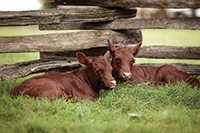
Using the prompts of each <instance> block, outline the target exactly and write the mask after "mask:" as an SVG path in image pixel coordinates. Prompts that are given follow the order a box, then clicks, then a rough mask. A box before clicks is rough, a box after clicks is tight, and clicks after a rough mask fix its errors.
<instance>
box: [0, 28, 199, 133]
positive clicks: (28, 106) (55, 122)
mask: <svg viewBox="0 0 200 133" xmlns="http://www.w3.org/2000/svg"><path fill="white" fill-rule="evenodd" d="M14 29H15V28H14ZM15 30H16V32H17V33H15V32H13V33H11V32H12V31H13V27H11V28H7V29H6V28H5V29H4V28H0V36H8V35H9V36H12V35H26V34H38V33H39V34H43V33H48V32H47V31H45V32H42V33H41V32H40V31H38V30H36V29H34V28H33V29H32V30H31V31H30V30H28V29H27V31H26V30H22V31H21V30H19V29H15ZM15 30H14V31H15ZM53 32H54V31H53ZM62 32H63V31H62ZM65 32H66V31H65ZM142 33H143V42H144V45H161V44H162V45H163V44H164V45H176V46H200V38H199V35H200V31H193V30H172V29H168V30H142ZM38 58H39V53H26V54H24V53H23V54H22V53H18V54H13V53H12V54H0V60H1V64H0V65H2V64H13V63H16V62H19V61H27V60H34V59H38ZM181 61H182V60H181ZM188 61H189V60H183V61H182V62H183V63H188ZM137 62H140V59H137ZM142 62H146V63H149V62H159V63H160V62H162V60H156V61H154V60H149V59H145V60H144V61H142ZM166 62H170V61H169V60H168V61H166ZM171 62H179V61H176V60H172V61H171ZM191 63H192V64H200V62H199V61H191ZM32 76H34V75H32ZM29 77H31V76H28V77H26V78H19V79H12V80H9V81H2V82H0V133H12V132H13V133H14V132H20V133H30V132H31V133H46V132H58V133H66V132H74V133H77V132H80V133H89V132H95V133H102V132H105V133H107V132H108V133H112V132H113V133H124V132H127V133H129V132H130V133H133V132H141V133H143V132H144V133H146V132H148V133H151V132H152V133H155V132H162V133H169V132H170V133H177V132H181V133H182V132H185V133H199V131H200V90H199V89H198V88H190V87H189V86H187V85H184V84H178V85H172V84H169V85H166V86H159V87H157V88H155V87H152V86H147V85H145V84H143V85H130V84H127V83H118V85H117V87H116V89H114V90H113V91H101V97H100V98H99V99H98V100H97V101H96V102H90V101H86V100H83V101H81V102H78V103H74V102H73V101H68V102H66V101H64V100H62V99H55V100H54V101H52V102H50V101H48V100H46V99H43V100H38V99H32V98H29V97H26V98H24V97H17V98H16V99H12V98H11V97H9V95H8V94H7V91H8V90H10V89H11V88H13V87H15V86H16V85H18V84H20V83H21V82H22V81H23V80H25V79H27V78H29ZM198 79H199V80H200V76H198Z"/></svg>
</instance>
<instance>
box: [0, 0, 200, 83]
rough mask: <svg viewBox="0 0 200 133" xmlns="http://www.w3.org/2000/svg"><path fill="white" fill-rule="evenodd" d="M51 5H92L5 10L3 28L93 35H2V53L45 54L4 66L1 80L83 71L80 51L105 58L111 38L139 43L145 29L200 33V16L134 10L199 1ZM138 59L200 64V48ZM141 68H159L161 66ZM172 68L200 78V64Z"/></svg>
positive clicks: (82, 0) (169, 49)
mask: <svg viewBox="0 0 200 133" xmlns="http://www.w3.org/2000/svg"><path fill="white" fill-rule="evenodd" d="M47 2H48V3H49V4H56V5H66V4H67V5H86V6H90V7H84V6H83V7H82V6H70V7H67V8H64V9H60V8H57V9H46V10H33V11H12V12H8V11H1V12H0V26H25V25H39V28H40V30H69V29H78V30H80V29H84V30H85V29H90V30H93V31H88V30H87V31H79V32H70V33H56V34H46V35H30V36H14V37H0V53H13V52H14V53H18V52H40V57H41V59H39V60H34V61H28V62H21V63H16V64H13V65H2V66H0V81H3V80H9V79H12V78H19V77H24V76H27V75H29V74H33V73H39V72H48V71H58V70H59V71H67V70H72V69H76V68H78V67H80V65H79V63H78V62H77V61H76V58H75V53H76V52H77V51H82V52H84V53H85V54H86V55H87V56H98V55H100V54H103V53H105V51H106V50H107V49H106V47H107V38H109V39H110V40H112V42H113V43H114V44H115V45H116V46H122V45H128V44H137V43H139V42H140V41H142V34H141V31H140V29H143V28H145V29H146V28H178V29H196V30H199V29H200V27H199V25H200V19H199V18H163V19H158V18H154V19H133V17H135V16H136V12H137V10H136V9H135V7H150V8H151V7H156V8H198V7H200V1H199V0H196V1H187V0H182V1H180V0H160V1H158V0H143V1H138V0H112V1H110V0H102V1H98V0H79V1H72V0H47ZM94 6H101V7H94ZM105 7H109V8H105ZM188 45H190V44H188ZM128 47H132V46H128ZM137 57H139V58H140V57H142V58H161V59H195V60H199V59H200V47H175V46H142V48H141V50H140V52H139V54H138V55H137ZM140 65H146V66H160V65H162V64H154V63H153V64H140ZM172 65H174V66H175V67H177V68H178V69H180V70H183V71H186V72H188V73H190V74H200V65H190V64H172Z"/></svg>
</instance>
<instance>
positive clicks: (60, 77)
mask: <svg viewBox="0 0 200 133" xmlns="http://www.w3.org/2000/svg"><path fill="white" fill-rule="evenodd" d="M109 55H110V54H109V51H108V52H107V53H106V54H105V55H104V56H99V57H94V58H93V59H92V60H89V59H88V58H87V57H86V56H85V55H84V54H83V53H79V52H78V53H77V58H78V61H79V62H80V63H81V64H84V65H85V66H83V67H81V68H79V69H77V70H73V71H70V72H65V73H56V74H46V75H41V76H36V77H33V78H30V79H27V80H25V81H23V82H22V83H21V84H19V85H18V86H16V87H15V88H14V89H12V90H11V91H10V95H11V96H17V95H29V96H31V97H40V98H44V97H46V98H48V99H52V98H53V97H64V98H66V99H70V98H81V99H89V100H92V101H94V100H95V99H96V98H99V96H100V90H101V89H106V90H110V89H114V87H115V85H116V82H115V80H114V78H113V77H112V74H111V73H112V67H111V65H110V64H109V62H108V61H107V59H108V58H109Z"/></svg>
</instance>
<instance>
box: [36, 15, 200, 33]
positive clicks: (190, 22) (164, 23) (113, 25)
mask: <svg viewBox="0 0 200 133" xmlns="http://www.w3.org/2000/svg"><path fill="white" fill-rule="evenodd" d="M199 25H200V18H185V17H183V18H162V19H159V18H151V19H117V20H114V21H111V22H101V23H100V22H77V23H72V22H63V23H61V24H52V25H40V27H39V28H40V30H69V29H95V30H126V29H152V28H175V29H196V30H200V26H199Z"/></svg>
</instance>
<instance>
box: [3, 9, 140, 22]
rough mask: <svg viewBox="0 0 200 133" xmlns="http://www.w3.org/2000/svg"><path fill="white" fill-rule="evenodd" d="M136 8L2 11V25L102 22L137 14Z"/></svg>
mask: <svg viewBox="0 0 200 133" xmlns="http://www.w3.org/2000/svg"><path fill="white" fill-rule="evenodd" d="M136 11H137V10H136V9H130V10H128V9H127V10H122V9H121V10H120V9H107V8H103V7H90V8H88V7H73V6H71V7H70V8H65V9H59V8H54V9H45V10H33V11H0V26H23V25H41V24H60V23H62V22H64V21H65V22H79V21H81V22H102V21H111V20H114V19H117V18H131V17H135V16H136Z"/></svg>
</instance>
